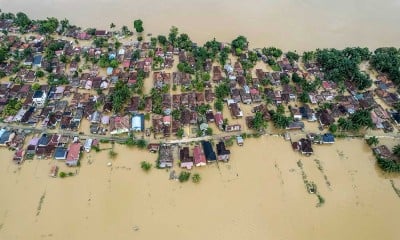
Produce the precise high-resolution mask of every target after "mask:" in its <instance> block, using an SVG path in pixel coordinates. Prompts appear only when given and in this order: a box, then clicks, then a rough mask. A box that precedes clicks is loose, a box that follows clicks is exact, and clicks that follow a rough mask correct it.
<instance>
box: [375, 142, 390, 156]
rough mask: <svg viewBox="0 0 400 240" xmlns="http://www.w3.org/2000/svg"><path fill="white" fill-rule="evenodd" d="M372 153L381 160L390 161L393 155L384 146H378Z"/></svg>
mask: <svg viewBox="0 0 400 240" xmlns="http://www.w3.org/2000/svg"><path fill="white" fill-rule="evenodd" d="M373 151H374V153H375V154H376V155H378V156H380V157H382V158H386V159H392V158H393V154H392V152H391V151H390V150H389V148H388V147H387V146H386V145H380V146H378V147H376V148H374V149H373Z"/></svg>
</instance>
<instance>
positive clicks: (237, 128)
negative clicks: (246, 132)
mask: <svg viewBox="0 0 400 240" xmlns="http://www.w3.org/2000/svg"><path fill="white" fill-rule="evenodd" d="M241 130H242V125H240V124H233V125H227V126H226V127H225V132H240V131H241Z"/></svg>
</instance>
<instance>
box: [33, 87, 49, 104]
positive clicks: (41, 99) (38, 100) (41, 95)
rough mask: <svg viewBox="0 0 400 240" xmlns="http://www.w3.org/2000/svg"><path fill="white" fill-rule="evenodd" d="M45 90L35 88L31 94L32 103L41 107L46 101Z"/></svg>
mask: <svg viewBox="0 0 400 240" xmlns="http://www.w3.org/2000/svg"><path fill="white" fill-rule="evenodd" d="M46 97H47V95H46V92H45V91H42V90H36V91H35V93H34V94H33V96H32V101H33V103H34V104H35V105H36V106H38V107H43V106H44V104H45V102H46Z"/></svg>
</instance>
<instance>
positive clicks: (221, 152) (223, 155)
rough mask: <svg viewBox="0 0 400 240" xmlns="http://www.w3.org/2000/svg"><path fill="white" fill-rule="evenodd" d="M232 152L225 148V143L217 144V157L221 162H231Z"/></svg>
mask: <svg viewBox="0 0 400 240" xmlns="http://www.w3.org/2000/svg"><path fill="white" fill-rule="evenodd" d="M230 155H231V151H230V150H227V149H226V148H225V143H224V142H223V141H221V142H219V143H217V156H218V160H219V161H225V162H227V161H229V157H230Z"/></svg>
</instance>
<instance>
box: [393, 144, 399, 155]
mask: <svg viewBox="0 0 400 240" xmlns="http://www.w3.org/2000/svg"><path fill="white" fill-rule="evenodd" d="M392 151H393V154H394V155H395V156H396V157H398V158H400V144H397V145H396V146H394V147H393V149H392Z"/></svg>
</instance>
